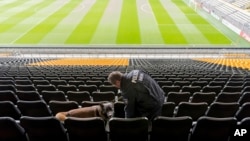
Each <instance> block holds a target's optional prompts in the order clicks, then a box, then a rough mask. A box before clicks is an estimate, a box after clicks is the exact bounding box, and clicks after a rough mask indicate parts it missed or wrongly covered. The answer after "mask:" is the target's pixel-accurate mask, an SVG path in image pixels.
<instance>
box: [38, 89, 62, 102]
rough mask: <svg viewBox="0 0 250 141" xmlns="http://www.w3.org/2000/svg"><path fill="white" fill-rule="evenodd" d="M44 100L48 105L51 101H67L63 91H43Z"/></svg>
mask: <svg viewBox="0 0 250 141" xmlns="http://www.w3.org/2000/svg"><path fill="white" fill-rule="evenodd" d="M41 95H42V98H43V99H44V101H45V102H46V103H47V104H48V103H49V102H50V101H51V100H57V101H67V99H66V97H65V94H64V92H63V91H43V92H42V93H41Z"/></svg>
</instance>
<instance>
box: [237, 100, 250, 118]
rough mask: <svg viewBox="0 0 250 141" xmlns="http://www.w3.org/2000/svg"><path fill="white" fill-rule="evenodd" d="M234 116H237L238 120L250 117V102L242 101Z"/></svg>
mask: <svg viewBox="0 0 250 141" xmlns="http://www.w3.org/2000/svg"><path fill="white" fill-rule="evenodd" d="M235 117H236V118H237V120H238V121H241V120H242V119H244V118H247V117H250V102H246V103H244V104H243V105H242V106H241V107H240V108H239V109H238V111H237V112H236V113H235Z"/></svg>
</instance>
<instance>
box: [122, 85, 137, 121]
mask: <svg viewBox="0 0 250 141" xmlns="http://www.w3.org/2000/svg"><path fill="white" fill-rule="evenodd" d="M122 96H123V99H124V103H125V107H124V111H125V117H126V118H131V117H135V108H136V107H135V102H136V101H135V96H136V93H135V90H134V89H133V87H128V89H127V90H126V91H125V92H123V93H122Z"/></svg>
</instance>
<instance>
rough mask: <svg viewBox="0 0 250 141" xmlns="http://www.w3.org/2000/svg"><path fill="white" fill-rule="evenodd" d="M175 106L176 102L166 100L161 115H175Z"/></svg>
mask: <svg viewBox="0 0 250 141" xmlns="http://www.w3.org/2000/svg"><path fill="white" fill-rule="evenodd" d="M175 106H176V105H175V103H174V102H164V103H163V105H162V109H161V116H165V117H173V116H174V111H175Z"/></svg>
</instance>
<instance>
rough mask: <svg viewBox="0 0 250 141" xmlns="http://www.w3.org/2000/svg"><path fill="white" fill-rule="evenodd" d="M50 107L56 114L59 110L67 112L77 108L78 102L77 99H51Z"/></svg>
mask: <svg viewBox="0 0 250 141" xmlns="http://www.w3.org/2000/svg"><path fill="white" fill-rule="evenodd" d="M49 108H50V110H51V112H52V114H53V115H56V114H57V113H58V112H65V111H69V110H72V109H77V108H79V107H78V103H77V102H75V101H56V100H51V101H50V102H49Z"/></svg>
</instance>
